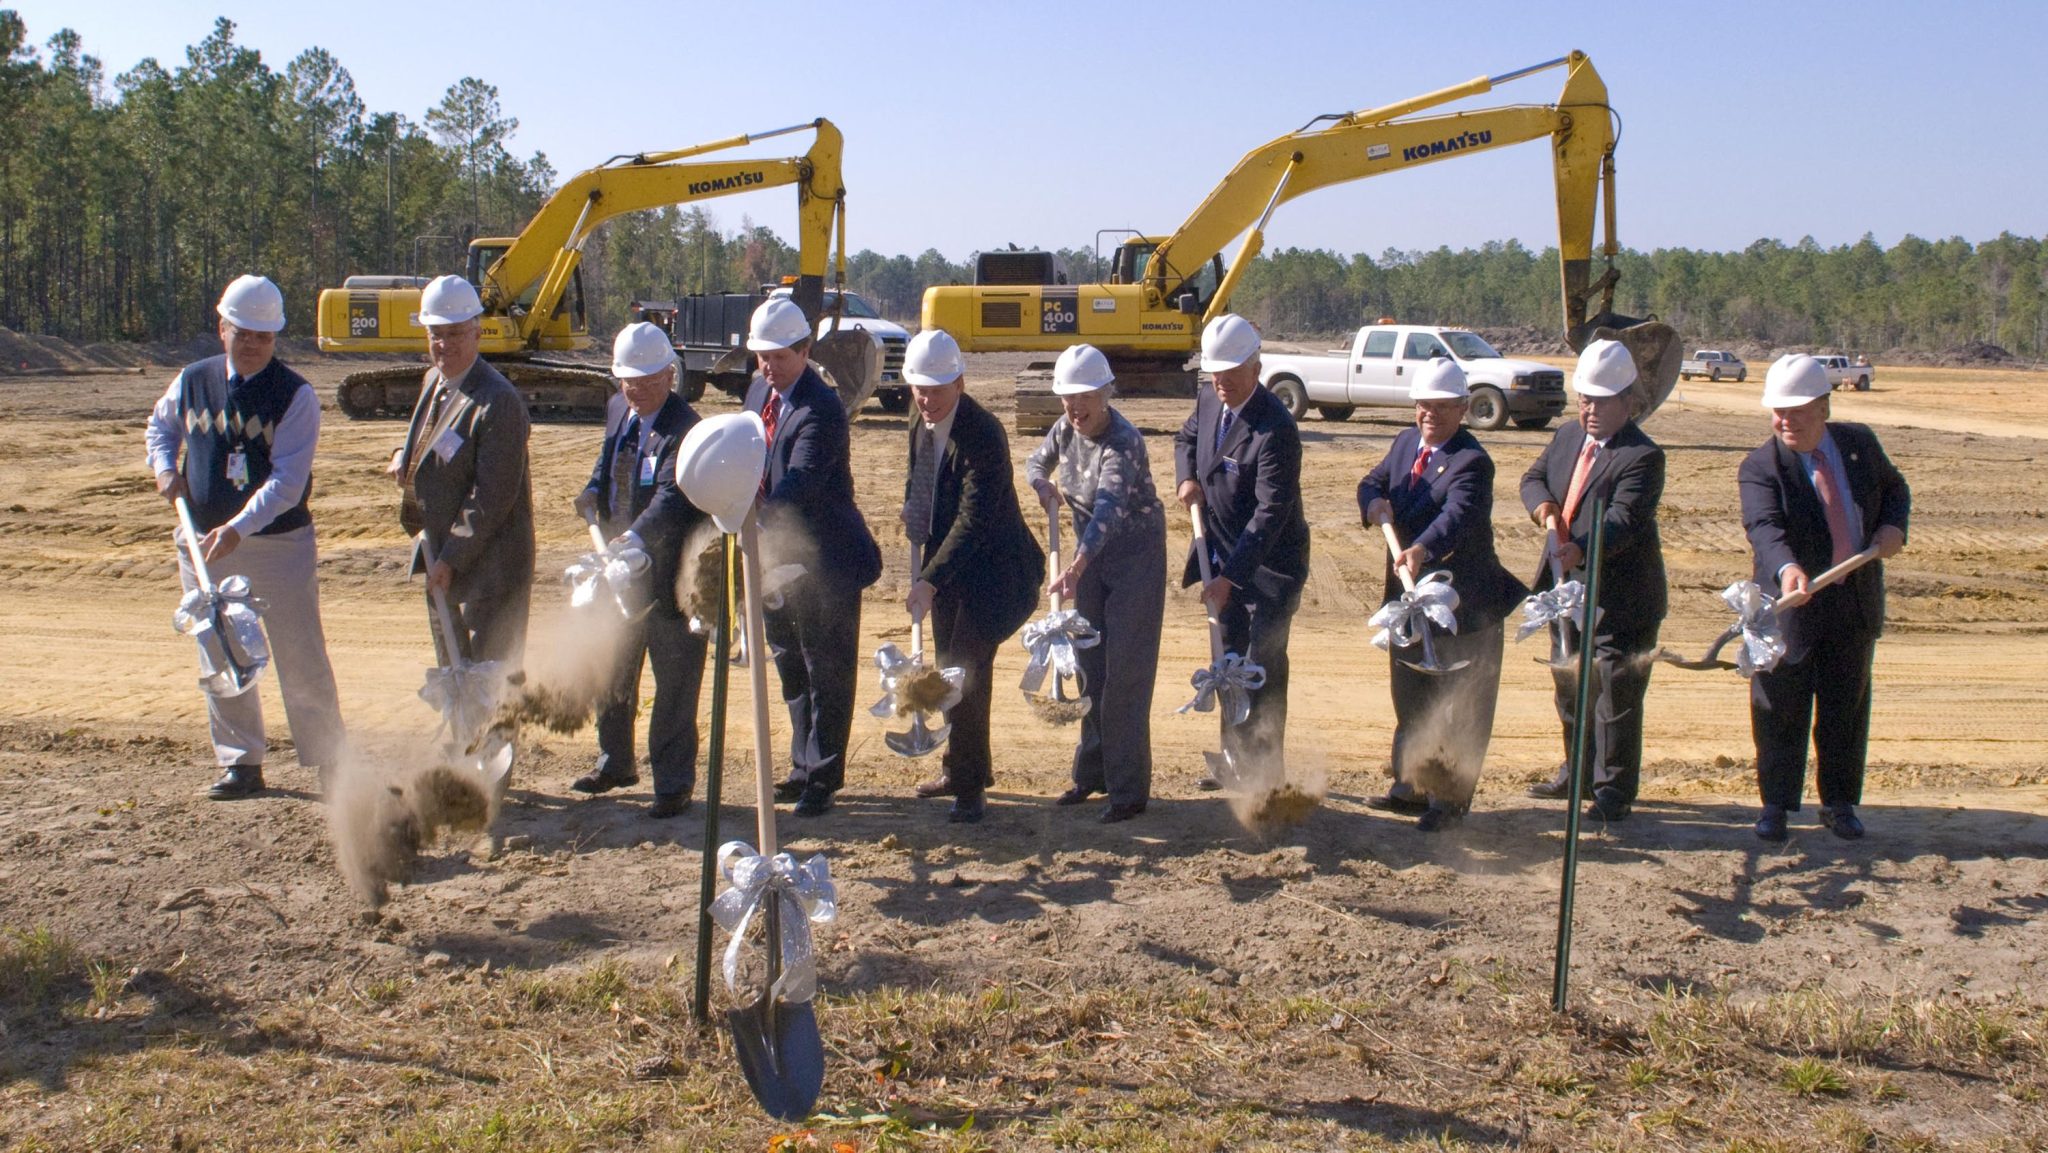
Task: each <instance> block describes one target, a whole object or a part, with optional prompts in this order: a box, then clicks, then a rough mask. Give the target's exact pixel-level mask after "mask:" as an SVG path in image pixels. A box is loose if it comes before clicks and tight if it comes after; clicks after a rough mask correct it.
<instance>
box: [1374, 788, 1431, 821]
mask: <svg viewBox="0 0 2048 1153" xmlns="http://www.w3.org/2000/svg"><path fill="white" fill-rule="evenodd" d="M1365 807H1366V808H1368V809H1378V810H1379V811H1380V812H1382V813H1406V814H1407V815H1409V816H1411V817H1413V816H1419V815H1421V814H1423V813H1426V812H1428V811H1429V798H1427V797H1404V796H1401V795H1399V794H1397V793H1388V794H1386V795H1385V796H1381V797H1367V798H1366V799H1365Z"/></svg>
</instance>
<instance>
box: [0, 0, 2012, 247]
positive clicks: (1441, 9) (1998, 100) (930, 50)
mask: <svg viewBox="0 0 2048 1153" xmlns="http://www.w3.org/2000/svg"><path fill="white" fill-rule="evenodd" d="M6 3H8V0H0V5H5V4H6ZM13 6H14V7H15V8H16V10H17V11H19V12H20V13H21V15H22V17H23V19H24V20H26V21H27V23H28V28H29V35H30V37H31V38H32V39H33V40H34V41H35V42H37V43H38V44H40V43H42V42H44V41H46V40H47V39H48V37H49V36H50V35H51V34H52V33H54V32H55V31H57V29H58V28H59V27H65V26H69V27H72V28H75V29H76V30H78V32H79V33H80V34H81V35H82V36H83V37H84V41H85V46H86V50H87V51H88V52H90V53H92V54H93V55H95V56H98V57H99V58H100V60H101V62H102V63H103V64H104V65H105V66H106V69H107V73H108V76H109V78H110V79H111V77H112V76H114V75H116V74H118V73H120V72H121V71H123V70H125V69H127V68H129V67H131V66H133V65H134V64H135V63H136V62H137V61H139V60H141V59H142V58H144V57H146V56H155V57H157V58H158V59H159V60H160V61H162V62H163V63H164V64H165V65H166V66H168V67H175V66H177V65H178V64H181V63H182V62H183V60H184V49H185V47H186V46H187V45H190V44H194V43H196V42H198V41H199V40H200V39H202V38H203V37H204V36H205V35H206V34H207V33H208V31H209V29H210V28H211V26H212V23H213V20H214V18H215V17H216V16H219V15H225V16H227V17H229V18H230V19H232V20H234V21H235V22H236V23H237V25H238V32H237V39H238V40H239V41H240V42H241V43H243V44H245V45H247V46H250V47H254V48H256V49H258V50H260V51H261V52H262V54H263V57H264V59H265V61H266V62H267V63H269V65H270V66H271V67H272V68H275V69H278V70H280V71H281V70H282V69H283V68H284V67H285V65H286V64H287V63H288V62H289V61H290V60H291V58H292V57H293V56H294V55H296V54H297V53H298V52H300V51H301V50H303V49H305V48H307V47H310V46H319V47H322V48H325V49H327V50H328V51H329V52H331V53H333V54H334V55H335V56H336V57H337V58H338V59H339V60H340V61H341V63H342V64H343V65H344V66H346V67H347V68H348V69H349V71H350V72H351V73H352V74H353V75H354V77H355V82H356V87H357V90H358V92H359V94H360V95H361V96H362V98H363V101H364V102H365V104H366V105H367V106H368V107H369V108H370V109H372V110H376V111H398V112H402V113H404V114H405V115H407V116H408V117H410V118H412V119H413V120H415V121H418V120H420V119H421V118H422V117H423V116H424V114H425V112H426V110H427V109H428V108H429V107H431V106H432V105H433V104H435V103H436V102H437V101H438V100H439V99H440V97H441V95H442V93H443V92H444V91H445V90H446V89H447V88H448V86H449V85H451V84H452V83H454V82H455V81H456V80H458V79H460V78H461V77H463V76H476V77H479V78H481V79H483V80H485V81H487V82H488V83H491V84H494V85H496V86H497V87H498V89H499V92H500V96H501V99H502V102H503V104H504V107H505V110H506V111H507V112H508V113H509V114H511V115H514V116H517V117H518V118H519V121H520V128H519V132H518V134H517V136H515V137H514V138H513V140H512V142H511V147H512V149H513V151H514V152H516V153H518V154H520V155H522V156H525V155H530V154H531V153H532V152H534V151H542V152H545V153H547V155H548V158H549V160H550V161H551V162H553V164H554V165H555V168H556V169H557V170H558V171H559V172H561V173H563V174H564V175H566V174H569V173H573V172H575V171H577V170H579V169H582V168H585V167H588V166H590V165H591V164H594V163H597V162H599V161H601V160H603V159H604V158H606V157H608V156H611V155H613V154H615V153H630V152H637V151H642V150H648V149H655V148H664V147H676V146H681V145H685V144H693V143H698V142H702V141H707V140H712V139H716V138H720V137H725V136H730V135H734V134H736V133H740V132H749V131H758V130H763V129H768V128H773V127H779V126H782V125H786V124H790V123H795V122H799V121H804V120H809V119H811V118H812V117H816V116H820V115H822V116H827V117H830V118H831V119H832V120H834V121H836V122H837V123H838V124H839V126H840V127H841V129H842V130H844V132H845V133H846V139H847V152H846V180H847V187H848V190H849V202H850V211H849V241H850V244H851V246H852V247H853V248H855V249H860V248H873V249H875V250H877V251H879V252H884V253H895V252H906V253H910V254H913V255H914V254H916V253H918V252H921V251H923V250H924V249H926V248H937V249H938V250H940V251H941V252H943V253H945V254H946V255H948V256H950V257H953V258H955V259H959V258H962V257H964V256H966V255H967V254H968V253H969V252H971V251H974V250H976V249H980V248H984V247H995V246H999V245H1001V244H1004V243H1010V242H1014V243H1017V244H1022V245H1040V244H1045V245H1058V246H1081V247H1086V246H1090V245H1092V244H1093V243H1094V234H1095V231H1096V230H1097V229H1100V228H1116V227H1135V228H1140V229H1143V230H1146V231H1152V232H1165V231H1169V230H1171V229H1172V228H1173V227H1174V226H1175V225H1177V224H1178V223H1179V222H1180V221H1181V219H1182V218H1183V217H1184V216H1186V214H1187V213H1188V212H1189V211H1190V210H1192V209H1193V208H1194V206H1195V205H1196V204H1197V203H1199V202H1200V200H1201V198H1202V197H1203V196H1204V195H1205V194H1206V193H1207V192H1208V190H1209V188H1210V187H1211V186H1212V185H1213V184H1214V183H1215V182H1216V181H1217V180H1218V179H1220V178H1221V177H1222V175H1223V174H1224V173H1225V172H1226V171H1228V169H1229V168H1230V166H1231V165H1232V164H1233V163H1234V162H1235V161H1236V159H1237V158H1238V157H1239V156H1240V155H1242V154H1243V153H1244V152H1245V151H1247V150H1248V149H1250V148H1252V147H1254V146H1256V145H1258V144H1260V143H1262V142H1264V141H1266V140H1268V139H1271V138H1272V137H1275V136H1278V135H1280V134H1282V133H1284V132H1288V131H1291V130H1293V129H1295V128H1297V127H1299V126H1300V125H1301V124H1303V123H1304V122H1306V121H1307V120H1308V119H1309V118H1310V117H1311V116H1314V115H1316V114H1318V113H1324V112H1343V111H1348V110H1354V109H1362V108H1367V107H1372V106H1375V105H1378V104H1383V103H1387V102H1390V101H1393V100H1397V99H1401V98H1404V97H1408V96H1413V95H1416V94H1419V93H1422V92H1426V91H1430V90H1433V89H1436V88H1441V87H1444V86H1446V85H1449V84H1452V83H1456V82H1459V81H1463V80H1466V79H1469V78H1471V77H1473V76H1476V75H1481V74H1488V75H1491V74H1498V73H1501V72H1505V71H1508V70H1511V69H1514V68H1518V67H1522V66H1525V65H1529V64H1534V63H1538V62H1540V61H1543V60H1548V59H1551V58H1553V57H1556V56H1561V55H1563V54H1565V53H1566V52H1567V51H1569V50H1570V49H1573V48H1578V49H1582V50H1584V51H1585V52H1586V53H1588V54H1589V55H1590V56H1591V57H1592V58H1593V62H1594V64H1595V65H1596V66H1597V67H1598V68H1599V69H1600V72H1601V74H1602V76H1604V77H1605V78H1606V81H1607V84H1608V89H1609V93H1610V95H1611V98H1612V100H1613V102H1614V105H1615V107H1616V108H1617V109H1618V111H1619V112H1620V114H1621V117H1622V133H1623V134H1622V140H1621V148H1620V151H1619V153H1618V161H1619V170H1620V176H1619V180H1620V188H1621V195H1620V200H1619V204H1620V235H1621V239H1622V242H1623V243H1624V244H1627V245H1629V246H1631V247H1635V248H1645V249H1647V248H1654V247H1659V246H1685V247H1693V248H1708V249H1736V248H1741V247H1743V246H1745V245H1747V244H1749V243H1750V242H1751V241H1753V240H1756V239H1758V238H1762V237H1772V238H1778V239H1782V240H1784V241H1786V242H1787V243H1791V242H1796V241H1797V240H1798V239H1799V238H1800V237H1802V236H1807V235H1811V236H1813V237H1814V238H1815V239H1817V240H1818V241H1820V242H1821V243H1822V244H1824V245H1836V244H1843V243H1849V242H1852V241H1854V240H1855V239H1856V238H1857V237H1859V236H1861V235H1862V234H1863V233H1864V232H1866V231H1868V232H1872V233H1875V234H1876V236H1877V239H1878V241H1879V242H1880V243H1883V244H1886V245H1890V244H1893V243H1895V242H1897V241H1898V239H1899V238H1900V237H1901V236H1903V235H1905V234H1906V233H1909V232H1910V233H1914V234H1917V235H1920V236H1923V237H1946V236H1962V237H1965V238H1967V239H1970V240H1973V241H1975V240H1984V239H1989V238H1990V237H1993V236H1996V235H1997V234H1998V233H1999V232H2001V231H2012V232H2015V233H2020V234H2027V235H2034V236H2040V235H2043V234H2044V233H2048V196H2044V195H2043V193H2042V189H2043V187H2044V186H2048V115H2044V112H2048V61H2044V60H2043V59H2042V45H2043V44H2044V43H2048V4H2038V3H2032V2H2017V0H2016V2H2013V3H1977V2H1969V0H1963V2H1956V3H1947V4H1931V3H1930V4H1919V3H1903V2H1895V0H1865V2H1861V3H1804V2H1800V0H1789V2H1788V0H1778V2H1776V3H1747V2H1731V3H1711V4H1709V3H1699V4H1694V3H1671V4H1644V5H1632V4H1605V5H1599V4H1581V5H1571V6H1559V5H1554V4H1523V3H1514V4H1509V3H1467V4H1459V5H1439V4H1423V3H1415V2H1413V0H1409V2H1406V3H1400V4H1385V3H1362V2H1361V3H1343V2H1337V0H1331V2H1326V3H1302V4H1287V3H1282V2H1279V0H1271V2H1269V3H1266V4H1252V3H1243V2H1240V3H1212V2H1209V0H1199V2H1184V3H1174V4H1102V3H1098V4H1093V5H1089V6H1086V7H1083V6H1081V5H1068V4H1056V3H1052V4H1049V3H1023V4H1014V3H1013V4H995V3H969V2H965V0H961V2H955V3H897V2H893V0H868V2H855V3H835V4H813V3H802V2H787V0H785V2H783V3H759V4H750V3H739V2H736V0H729V2H727V3H723V4H711V5H707V4H695V3H678V4H661V3H656V4H651V5H601V6H600V5H590V4H563V3H548V4H541V3H529V2H526V0H519V2H513V3H505V4H502V5H499V6H497V7H495V8H494V7H493V6H491V5H490V4H487V3H481V4H480V3H467V2H465V3H433V2H431V0H428V2H425V3H421V2H417V0H415V2H412V3H406V4H392V3H385V2H382V0H355V2H351V3H342V4H323V3H277V2H266V3H252V2H250V0H148V2H147V3H144V2H140V0H64V2H61V3H58V2H53V0H27V2H25V3H24V2H20V0H15V2H14V3H13ZM621 8H627V9H630V10H631V14H630V15H628V14H621V13H620V12H619V9H621ZM1601 12H1605V13H1609V14H1611V15H1610V16H1609V17H1607V18H1606V22H1605V23H1604V24H1602V23H1595V22H1594V17H1595V14H1596V13H1601ZM1566 15H1580V16H1583V17H1585V19H1583V20H1582V21H1581V22H1580V23H1578V24H1577V25H1576V26H1574V25H1570V24H1567V23H1565V22H1564V21H1563V20H1561V19H1560V17H1563V16H1566ZM1562 77H1563V74H1562V73H1561V72H1558V71H1551V72H1546V73H1540V74H1538V75H1536V76H1533V77H1530V78H1529V79H1526V80H1521V81H1517V82H1515V83H1514V84H1512V85H1509V86H1506V87H1503V88H1501V89H1497V90H1495V91H1494V92H1492V93H1490V94H1488V95H1486V96H1482V97H1479V98H1476V99H1475V100H1474V101H1469V102H1467V104H1466V105H1462V106H1469V107H1487V106H1493V105H1497V104H1505V103H1522V102H1530V103H1545V102H1548V101H1550V100H1552V99H1554V98H1555V97H1556V95H1557V91H1558V89H1559V87H1560V86H1561V84H1562ZM790 139H796V138H790ZM761 154H763V155H782V154H784V153H783V151H782V149H781V148H780V147H767V146H763V148H762V150H761ZM1548 180H1549V159H1548V155H1547V153H1546V151H1545V149H1544V148H1543V147H1542V146H1541V145H1540V144H1536V143H1531V144H1524V145H1519V146H1517V147H1514V148H1511V149H1504V150H1501V151H1498V152H1495V153H1492V154H1489V155H1482V156H1475V157H1470V158H1462V159H1457V160H1452V161H1449V162H1446V163H1439V164H1436V165H1432V166H1430V167H1428V168H1425V169H1420V170H1416V171H1413V172H1407V173H1401V174H1396V175H1392V176H1389V177H1385V178H1381V179H1376V180H1368V181H1362V182H1358V183H1354V184H1348V185H1340V186H1337V187H1335V188H1331V189H1328V190H1325V191H1322V192H1319V193H1317V194H1315V195H1314V196H1310V197H1305V198H1303V199H1302V200H1299V201H1296V202H1295V203H1293V204H1291V205H1289V206H1287V207H1286V208H1284V209H1283V210H1282V211H1281V213H1280V215H1279V216H1278V217H1276V219H1275V221H1274V224H1273V227H1272V228H1271V229H1270V230H1269V233H1268V240H1267V245H1268V248H1269V250H1270V249H1273V248H1278V247H1285V246H1301V247H1310V248H1318V247H1320V248H1331V249H1335V250H1337V251H1340V252H1344V253H1353V252H1366V253H1371V254H1375V255H1376V254H1378V253H1379V252H1380V251H1381V250H1383V249H1385V248H1389V247H1394V248H1402V249H1418V248H1434V247H1436V246H1438V245H1450V246H1452V247H1454V248H1455V247H1464V246H1471V245H1477V244H1480V243H1483V242H1485V241H1487V240H1496V239H1506V238H1509V237H1514V238H1518V239H1520V240H1521V241H1522V242H1523V243H1525V244H1528V245H1529V246H1531V247H1537V248H1540V247H1542V246H1543V245H1545V244H1550V243H1554V242H1555V224H1554V208H1553V205H1552V202H1551V197H1550V194H1549V191H1548ZM707 207H708V208H710V209H711V211H713V212H714V213H715V214H716V215H717V216H718V218H719V219H720V221H721V222H722V223H723V224H725V225H726V226H727V227H731V226H733V225H736V224H737V223H738V221H739V218H740V216H741V215H742V214H743V213H744V214H746V215H749V216H751V217H752V218H753V219H754V220H755V221H757V222H759V223H762V224H767V225H770V226H771V227H775V228H776V229H778V230H779V231H782V232H784V233H785V234H786V233H788V232H789V231H791V230H792V229H793V226H794V223H795V205H794V200H793V198H789V197H787V196H786V194H785V193H782V192H779V191H775V192H763V193H755V194H750V195H746V196H740V197H734V198H729V199H723V200H718V201H714V202H710V203H709V204H708V205H707Z"/></svg>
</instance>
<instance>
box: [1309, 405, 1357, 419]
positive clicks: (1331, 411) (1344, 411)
mask: <svg viewBox="0 0 2048 1153" xmlns="http://www.w3.org/2000/svg"><path fill="white" fill-rule="evenodd" d="M1316 411H1317V412H1319V413H1321V414H1322V416H1323V419H1324V420H1350V419H1351V414H1352V413H1354V412H1357V411H1358V406H1357V405H1355V404H1319V405H1317V406H1316Z"/></svg>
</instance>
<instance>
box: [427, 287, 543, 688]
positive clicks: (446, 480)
mask: <svg viewBox="0 0 2048 1153" xmlns="http://www.w3.org/2000/svg"><path fill="white" fill-rule="evenodd" d="M483 311H484V306H483V302H482V301H480V300H479V299H477V294H476V289H475V287H473V286H472V285H471V284H470V283H469V281H467V280H464V279H463V278H462V277H460V276H443V277H439V278H437V279H435V280H433V281H432V282H430V283H429V284H428V285H427V286H426V288H425V289H423V290H422V291H421V293H420V323H421V324H423V325H425V326H426V329H427V359H428V360H429V361H431V362H432V367H431V368H429V369H428V370H427V373H426V377H425V379H424V380H423V381H422V382H421V385H420V396H419V401H418V403H417V404H415V405H414V407H413V411H412V423H411V424H410V425H409V426H408V427H407V429H406V435H405V444H404V446H403V447H401V448H400V449H399V450H398V455H397V456H396V457H395V458H394V459H393V462H392V472H393V475H394V476H395V477H396V478H397V480H398V482H399V484H400V486H401V487H402V488H403V490H404V492H405V494H406V498H407V499H406V501H405V502H404V504H403V505H402V506H401V508H400V521H401V523H402V524H404V526H405V529H406V531H407V532H419V533H421V537H420V545H419V547H418V549H417V550H416V552H415V554H414V571H415V572H419V571H424V572H425V573H426V578H427V590H428V591H429V592H430V593H431V592H433V591H434V590H437V589H438V590H441V591H443V592H445V593H447V595H448V600H449V603H450V605H451V606H452V607H453V609H454V610H455V615H456V616H457V617H459V618H460V619H459V621H458V622H457V625H456V633H457V639H458V640H459V641H460V643H461V644H462V645H463V646H464V647H466V648H467V649H468V650H469V651H467V652H465V653H463V654H461V655H462V656H464V657H466V658H468V659H470V660H477V661H502V662H504V663H505V664H506V665H507V666H509V667H511V668H515V669H516V668H517V667H518V666H519V665H520V664H521V663H522V661H523V659H524V657H525V654H526V618H527V610H528V607H529V605H530V603H531V601H532V596H533V490H532V483H531V481H530V479H529V478H528V475H527V462H526V440H527V433H528V429H529V425H528V419H527V413H526V400H525V398H523V397H521V396H520V395H519V390H518V389H517V388H515V387H514V386H513V385H512V382H511V381H508V380H506V379H505V378H504V376H503V375H502V374H500V373H499V372H498V370H497V369H495V368H492V367H491V365H490V362H488V361H486V360H484V359H483V358H481V357H480V356H478V355H477V346H478V343H479V340H480V339H481V336H482V326H481V324H480V322H479V321H478V319H477V318H478V317H480V316H482V315H483ZM431 603H432V602H431V600H430V601H429V606H430V607H429V609H428V612H429V613H430V614H431V613H432V612H433V609H432V608H431ZM430 631H431V632H432V633H433V637H434V649H435V651H436V652H440V650H441V648H442V640H441V630H440V629H438V628H431V622H430ZM441 657H442V663H443V664H446V663H448V662H449V661H450V660H451V659H453V655H452V654H448V653H442V654H441Z"/></svg>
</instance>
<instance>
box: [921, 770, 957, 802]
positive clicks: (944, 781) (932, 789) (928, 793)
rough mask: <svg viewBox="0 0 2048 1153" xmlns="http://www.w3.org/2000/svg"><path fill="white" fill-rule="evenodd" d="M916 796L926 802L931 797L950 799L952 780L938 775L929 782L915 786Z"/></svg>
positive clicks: (941, 774)
mask: <svg viewBox="0 0 2048 1153" xmlns="http://www.w3.org/2000/svg"><path fill="white" fill-rule="evenodd" d="M917 795H918V796H919V797H921V798H923V799H925V800H927V801H929V800H931V799H932V798H933V797H950V796H952V795H953V779H952V778H951V777H948V776H947V775H946V774H944V773H940V774H939V775H938V776H936V777H933V778H932V779H931V780H929V781H920V782H918V785H917Z"/></svg>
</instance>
